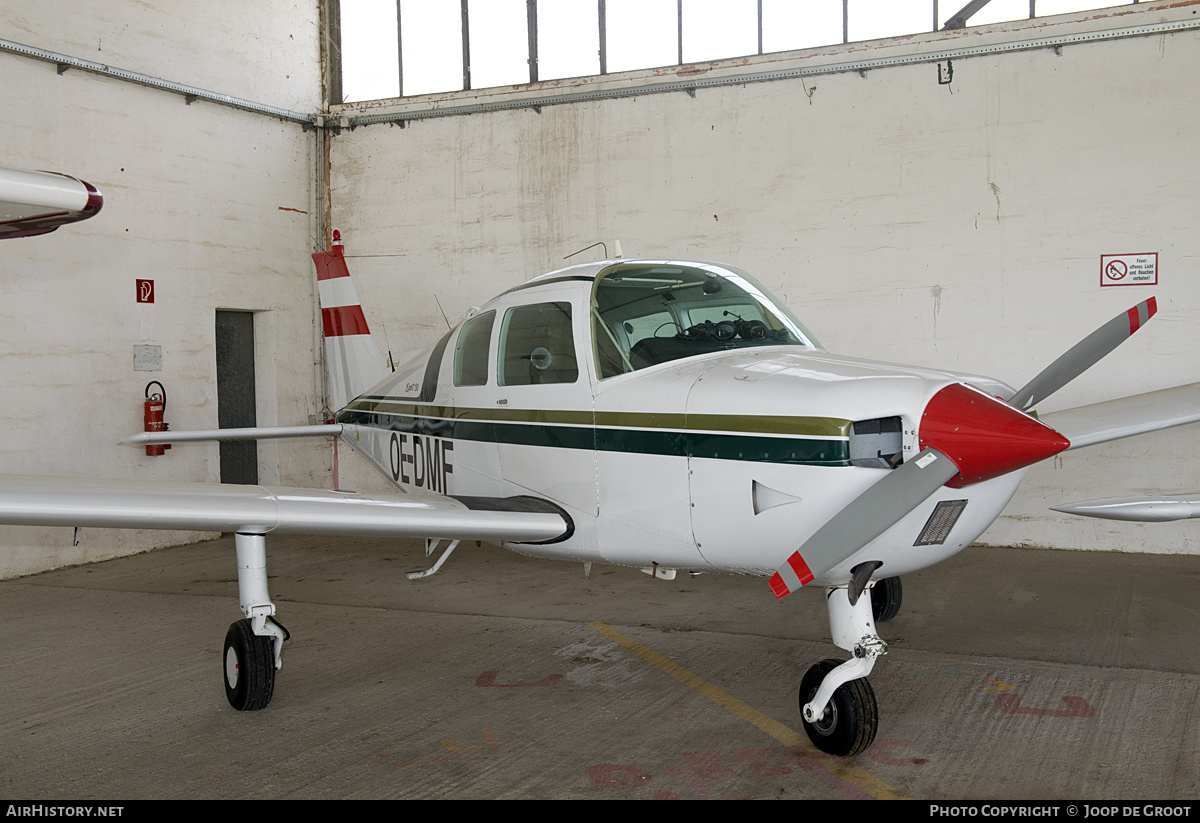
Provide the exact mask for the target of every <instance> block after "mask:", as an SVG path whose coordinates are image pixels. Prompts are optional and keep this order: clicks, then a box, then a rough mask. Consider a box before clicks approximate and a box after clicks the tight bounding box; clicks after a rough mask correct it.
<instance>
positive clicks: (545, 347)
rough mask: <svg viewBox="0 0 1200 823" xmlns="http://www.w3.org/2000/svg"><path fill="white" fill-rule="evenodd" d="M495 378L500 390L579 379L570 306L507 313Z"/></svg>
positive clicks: (542, 305) (526, 308)
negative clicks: (509, 387) (508, 387)
mask: <svg viewBox="0 0 1200 823" xmlns="http://www.w3.org/2000/svg"><path fill="white" fill-rule="evenodd" d="M498 377H499V382H500V385H501V386H528V385H532V384H545V383H574V382H575V381H576V380H578V379H579V361H578V360H576V359H575V341H574V337H573V335H572V331H571V304H570V303H534V304H532V305H529V306H519V307H517V308H512V309H509V310H508V313H507V314H505V315H504V325H503V327H502V328H501V330H500V364H499V369H498Z"/></svg>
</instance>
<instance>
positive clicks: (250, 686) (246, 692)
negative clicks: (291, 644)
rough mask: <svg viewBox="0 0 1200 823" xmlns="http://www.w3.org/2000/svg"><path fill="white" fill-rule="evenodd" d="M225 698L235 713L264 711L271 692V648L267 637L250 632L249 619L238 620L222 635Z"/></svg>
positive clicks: (272, 666) (273, 671)
mask: <svg viewBox="0 0 1200 823" xmlns="http://www.w3.org/2000/svg"><path fill="white" fill-rule="evenodd" d="M221 667H222V670H223V673H224V676H225V697H227V698H228V699H229V705H230V706H233V707H234V708H235V709H237V710H238V711H239V712H253V711H257V710H258V709H265V708H266V707H267V704H268V703H270V702H271V694H272V693H273V692H274V691H275V649H274V641H273V640H272V638H270V637H259V636H258V635H256V634H255V633H254V629H253V628H251V626H250V621H249V620H239V621H237V622H236V623H234V624H233V625H231V626H230V627H229V631H228V632H226V634H225V652H224V654H222V655H221Z"/></svg>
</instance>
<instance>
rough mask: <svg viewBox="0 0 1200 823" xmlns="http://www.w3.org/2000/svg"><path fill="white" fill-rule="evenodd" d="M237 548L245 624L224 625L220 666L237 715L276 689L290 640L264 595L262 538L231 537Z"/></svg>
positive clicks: (259, 705) (262, 701)
mask: <svg viewBox="0 0 1200 823" xmlns="http://www.w3.org/2000/svg"><path fill="white" fill-rule="evenodd" d="M233 539H234V545H235V547H236V548H237V565H238V599H239V600H240V601H241V605H242V611H243V612H244V613H245V615H246V619H245V620H239V621H237V622H236V623H234V624H233V625H231V626H230V627H229V631H228V632H227V633H226V635H225V648H224V650H223V652H222V654H221V668H222V671H223V672H224V675H225V697H226V698H228V700H229V705H231V706H233V707H234V708H235V709H237V710H238V711H240V712H252V711H257V710H258V709H265V708H266V707H267V704H268V703H270V702H271V695H272V694H273V693H274V691H275V671H276V669H278V668H280V666H282V665H283V661H282V659H281V658H280V654H281V652H282V651H283V641H285V640H287V639H288V638H290V637H291V635H290V634H289V633H288V630H287V629H285V628H284V627H283V625H282V624H281V623H279V622H278V621H276V620H275V604H274V603H272V602H271V596H270V595H269V594H268V592H267V539H266V537H265V536H264V535H261V534H243V533H242V532H238V533H237V534H235V535H234V538H233Z"/></svg>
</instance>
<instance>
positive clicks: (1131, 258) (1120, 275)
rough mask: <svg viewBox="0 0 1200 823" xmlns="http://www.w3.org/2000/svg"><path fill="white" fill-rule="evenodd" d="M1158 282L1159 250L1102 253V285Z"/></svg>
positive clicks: (1133, 284)
mask: <svg viewBox="0 0 1200 823" xmlns="http://www.w3.org/2000/svg"><path fill="white" fill-rule="evenodd" d="M1157 284H1158V252H1147V253H1145V254H1102V255H1100V285H1101V286H1154V285H1157Z"/></svg>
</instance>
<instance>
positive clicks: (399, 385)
mask: <svg viewBox="0 0 1200 823" xmlns="http://www.w3.org/2000/svg"><path fill="white" fill-rule="evenodd" d="M336 236H337V235H336V233H335V238H336ZM313 259H314V261H315V263H316V265H317V271H318V285H319V291H320V296H321V304H322V315H323V318H324V326H325V339H326V347H327V355H328V356H327V361H328V364H329V371H330V378H331V386H332V389H331V392H332V395H333V398H332V399H333V400H334V402H335V404H336V405H337V406H341V410H340V411H338V412H337V415H336V422H334V423H332V424H330V425H327V426H299V427H290V428H289V427H279V428H270V429H263V428H258V429H225V430H211V431H201V432H164V433H144V434H138V435H134V436H131V437H128V438H126V439H125V440H124V441H122V442H125V443H128V444H131V445H137V446H141V445H147V444H165V443H168V442H169V443H175V444H178V443H181V442H186V441H190V440H216V439H236V438H266V437H285V436H313V435H322V436H328V435H337V436H339V437H340V438H341V439H342V440H343V442H345V443H348V444H349V445H350V446H352V447H353V448H355V449H356V450H358V451H359V452H360V453H361V454H362V455H364V456H365V457H366V458H367V459H368V460H369V461H370V462H371V463H373V464H374V465H375V466H376V467H378V468H379V469H380V470H381V471H382V472H383V473H384V474H385V475H386V476H388V477H389V478H391V480H392V481H394V482H395V484H396V485H397V486H398V487H399V492H398V493H397V494H394V495H367V494H356V493H352V492H339V491H313V490H307V489H272V488H265V487H258V486H228V485H224V486H216V485H205V484H184V483H180V484H162V483H159V482H141V481H128V480H126V481H107V480H106V481H100V480H78V479H70V478H57V477H28V476H0V523H11V524H24V525H71V526H101V527H138V528H164V529H205V530H212V531H217V530H220V531H233V532H235V533H236V537H235V545H236V550H237V555H238V590H239V597H240V601H241V606H242V610H243V612H244V614H245V619H243V620H239V621H238V622H236V623H234V624H233V625H232V626H231V627H230V629H229V632H228V634H227V636H226V641H225V651H224V655H223V660H224V674H225V688H226V694H227V697H228V698H229V701H230V703H231V704H232V705H233V706H234V707H235V708H238V709H243V710H248V709H261V708H263V707H265V706H266V705H267V704H268V702H269V701H270V699H271V695H272V692H273V689H274V680H275V671H276V669H278V668H279V666H280V665H281V656H280V655H281V650H282V646H283V642H284V640H285V639H286V638H287V637H288V635H287V632H286V630H285V629H284V628H283V627H282V626H281V625H280V624H279V623H278V621H277V620H276V619H275V612H276V609H275V605H274V604H273V603H272V602H271V600H270V596H269V593H268V590H267V575H266V559H265V558H266V555H265V538H266V535H267V533H269V532H279V533H298V532H303V533H310V534H311V533H315V534H330V535H337V534H358V535H401V536H420V537H425V538H427V539H429V542H427V548H428V549H429V553H432V551H433V549H434V548H435V547H436V545H437V541H441V540H447V541H451V542H449V544H448V545H447V547H446V548H445V550H444V551H443V553H442V554H441V556H440V557H439V558H438V560H437V561H436V563H435V564H434V566H433V567H432V568H431V569H429V570H428V571H426V572H421V573H418V574H420V575H424V574H431V573H433V572H435V571H437V570H438V568H440V566H441V565H442V563H443V562H445V560H446V558H447V557H448V556H449V554H450V553H451V552H452V551H453V550H454V547H455V546H456V545H457V542H458V540H460V539H486V540H491V541H495V542H499V543H500V544H501V545H504V546H506V547H508V548H511V549H513V550H515V551H518V552H521V553H523V554H527V555H534V556H538V557H547V558H555V559H564V560H574V561H579V562H583V563H585V564H590V563H593V562H598V563H610V564H618V565H625V566H632V567H637V568H641V569H642V570H643V571H645V572H647V573H648V574H651V575H653V576H654V577H656V578H665V579H671V578H673V577H674V576H675V574H676V572H679V571H684V572H690V573H700V572H727V573H737V574H751V575H760V576H763V577H769V578H770V586H771V589H772V591H773V592H774V593H775V596H776V597H783V596H785V595H787V594H788V593H789V592H792V591H795V590H796V589H798V588H800V587H802V586H805V585H811V586H813V587H820V588H822V589H824V591H825V601H826V606H827V610H828V614H829V619H830V625H831V630H832V636H833V642H834V644H835V645H836V646H838V647H839V648H842V649H844V650H846V651H848V652H850V653H851V655H852V657H851V659H850V660H848V661H846V662H840V661H838V660H826V661H823V662H821V663H818V664H816V665H815V666H813V667H812V668H811V669H809V671H808V672H807V673H806V674H805V676H804V677H803V680H802V682H801V686H800V705H801V707H802V719H803V724H804V727H805V730H806V732H807V733H808V736H809V738H810V739H811V740H812V741H813V743H814V744H815V745H816V746H817V747H818V748H819V749H821V750H823V751H826V752H829V753H832V754H837V755H853V754H857V753H859V752H861V751H863V750H864V749H866V748H867V746H869V745H870V743H871V742H872V740H873V739H874V736H875V732H876V728H877V724H878V718H877V708H876V703H875V698H874V694H873V691H872V689H871V686H870V683H869V682H868V681H867V680H866V677H867V675H868V674H869V673H870V672H871V669H872V667H873V666H874V663H875V661H876V660H877V659H878V658H879V656H881V655H883V654H884V653H886V650H887V647H886V644H885V643H884V641H883V640H882V639H881V638H880V637H879V635H878V634H877V632H876V629H875V618H874V614H873V610H872V598H871V597H870V596H868V597H862V596H861V595H862V594H863V592H864V591H865V590H867V589H868V588H870V587H872V586H874V587H875V588H879V589H886V590H887V591H886V592H885V595H884V597H882V598H881V600H882V602H881V604H880V605H881V606H882V607H883V609H884V612H885V614H884V615H882V616H884V617H886V616H890V615H891V614H894V613H895V610H896V608H898V606H899V585H898V580H897V578H898V576H900V575H903V574H907V573H909V572H912V571H915V570H918V569H921V568H924V567H926V566H929V565H931V564H934V563H937V562H938V561H940V560H943V559H945V558H947V557H949V556H951V555H953V554H955V553H956V552H958V551H960V550H962V549H963V548H965V547H966V546H968V545H969V544H970V543H972V542H973V541H974V540H975V539H976V538H977V537H978V536H979V535H980V534H981V533H982V532H983V531H984V529H986V528H987V527H988V525H990V524H991V523H992V521H993V520H995V518H996V517H997V516H998V515H999V514H1000V512H1001V510H1002V509H1003V508H1004V506H1005V504H1006V503H1007V502H1008V500H1009V499H1010V498H1011V497H1012V495H1013V493H1014V492H1015V490H1016V488H1017V485H1018V484H1019V483H1020V481H1021V478H1022V477H1023V475H1024V473H1025V470H1026V469H1027V467H1028V466H1030V465H1032V464H1033V463H1036V462H1037V461H1039V460H1042V459H1045V458H1047V457H1049V456H1051V455H1053V454H1056V453H1058V452H1060V451H1062V450H1064V449H1070V448H1076V447H1079V446H1084V445H1091V444H1093V443H1100V442H1105V441H1107V440H1111V439H1115V438H1118V437H1125V436H1129V435H1132V434H1138V433H1141V432H1147V431H1152V430H1156V429H1160V428H1164V427H1167V426H1173V425H1179V424H1182V423H1189V422H1193V421H1196V420H1198V419H1200V383H1195V384H1191V385H1188V386H1182V387H1178V388H1174V389H1167V390H1164V391H1160V392H1155V393H1152V395H1147V396H1144V398H1143V399H1146V398H1148V402H1146V403H1145V404H1144V405H1139V406H1138V407H1137V408H1138V411H1137V413H1136V414H1132V413H1130V412H1129V411H1128V406H1125V405H1122V402H1121V401H1118V402H1117V403H1115V404H1105V403H1101V404H1096V405H1094V406H1089V407H1085V408H1083V409H1077V410H1071V411H1066V412H1059V413H1055V414H1051V415H1045V416H1044V417H1043V418H1042V420H1041V421H1040V422H1039V420H1037V419H1035V417H1033V416H1032V414H1030V413H1029V412H1030V410H1031V409H1032V408H1033V407H1034V406H1035V405H1036V404H1037V403H1038V402H1040V401H1041V400H1043V399H1044V398H1045V397H1047V396H1048V395H1050V394H1051V393H1052V392H1054V391H1056V390H1057V389H1059V388H1061V387H1062V386H1063V385H1065V384H1066V383H1067V382H1068V381H1070V380H1071V379H1073V378H1074V377H1075V376H1077V375H1078V374H1079V373H1081V372H1082V371H1084V370H1085V369H1086V368H1088V367H1089V366H1091V365H1092V364H1093V363H1095V362H1096V361H1097V360H1099V359H1100V358H1101V357H1103V356H1104V355H1105V354H1107V353H1108V352H1109V351H1111V350H1112V349H1113V348H1115V347H1116V346H1117V345H1119V344H1120V343H1121V342H1122V341H1123V340H1125V339H1126V338H1128V337H1129V336H1130V335H1131V334H1132V333H1133V332H1135V331H1136V330H1137V329H1138V328H1140V327H1141V325H1143V324H1144V323H1145V322H1146V321H1147V320H1149V319H1150V317H1151V316H1152V315H1153V314H1154V312H1155V309H1156V306H1155V302H1154V300H1153V298H1151V299H1150V300H1147V301H1145V302H1143V303H1140V304H1138V305H1137V306H1135V307H1134V308H1132V309H1130V310H1129V311H1128V312H1126V313H1123V314H1121V315H1119V316H1118V317H1116V318H1114V319H1113V320H1111V321H1109V322H1108V323H1106V324H1104V325H1103V326H1102V327H1101V328H1100V329H1098V330H1097V331H1096V332H1093V333H1092V334H1091V335H1089V336H1088V337H1087V338H1085V339H1084V340H1083V341H1082V342H1081V343H1079V344H1078V345H1077V346H1075V347H1074V348H1072V349H1071V350H1070V351H1069V352H1067V353H1066V354H1064V355H1063V356H1062V357H1060V358H1059V359H1058V360H1057V361H1055V362H1054V363H1053V364H1051V365H1050V366H1049V367H1048V368H1046V369H1045V370H1044V371H1043V372H1042V373H1041V374H1040V375H1038V377H1036V378H1035V379H1034V380H1033V381H1031V382H1030V383H1029V384H1028V385H1027V386H1025V387H1024V388H1022V389H1020V390H1019V391H1015V392H1014V391H1013V389H1012V388H1011V387H1009V386H1007V385H1005V384H1004V383H1001V382H1000V381H997V380H994V379H991V378H985V377H979V376H974V375H962V374H953V373H949V372H944V371H938V370H933V369H920V368H911V367H906V366H897V365H892V364H886V363H880V362H874V361H868V360H862V359H858V358H851V357H843V356H838V355H834V354H830V353H829V352H826V351H825V350H824V349H822V348H821V347H820V345H819V344H818V343H817V341H816V340H815V338H814V337H813V336H812V334H811V333H810V332H809V331H808V330H807V329H805V328H804V326H802V325H801V324H800V322H799V321H798V320H796V319H795V318H794V317H793V316H792V314H791V313H790V312H789V311H788V310H787V309H786V308H785V307H784V306H782V305H781V304H780V303H779V302H778V301H777V300H776V299H775V298H773V297H772V296H771V295H770V294H768V293H767V291H766V290H765V289H764V288H763V287H762V286H761V285H759V284H758V283H757V282H756V281H755V280H754V279H753V278H752V277H750V276H749V275H748V274H746V273H744V272H742V271H740V270H738V269H736V268H734V267H732V266H723V265H714V264H710V263H699V262H686V261H676V260H625V259H616V260H606V261H603V262H598V263H588V264H584V265H578V266H572V267H570V268H566V269H562V270H560V271H556V272H552V273H550V274H546V275H542V276H541V277H536V278H534V279H532V280H529V281H528V282H526V283H524V284H522V285H520V286H517V287H515V288H513V289H510V290H509V291H507V292H505V293H504V294H502V295H500V296H499V297H497V298H495V299H494V300H492V301H491V302H489V303H487V304H486V305H484V306H483V307H482V308H480V309H473V310H472V311H471V312H470V313H469V315H468V317H467V318H466V319H465V320H464V321H463V322H461V323H459V324H458V326H456V327H455V328H454V329H452V330H451V331H449V332H447V333H446V334H445V335H444V336H443V337H442V338H441V339H440V340H439V341H438V342H437V343H436V344H434V345H433V346H432V347H431V348H430V349H428V350H427V351H425V352H424V353H422V354H420V355H418V356H416V357H414V358H413V359H411V360H410V361H408V362H407V363H405V364H404V365H402V366H400V367H399V368H397V369H395V370H394V371H388V370H387V367H386V365H385V364H386V359H385V358H384V357H383V356H382V355H381V354H380V352H379V351H378V349H377V348H376V347H375V346H374V344H373V343H372V341H371V337H370V333H369V329H368V326H367V323H366V319H365V316H364V314H363V311H362V307H361V306H360V304H359V301H358V298H357V296H356V293H355V290H354V287H353V284H352V282H351V280H350V277H349V272H348V270H347V268H346V263H345V259H344V254H343V248H342V246H341V243H340V240H335V244H334V246H333V248H332V249H331V250H330V251H328V252H320V253H317V254H314V255H313ZM1051 426H1053V428H1052V427H1051Z"/></svg>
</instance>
